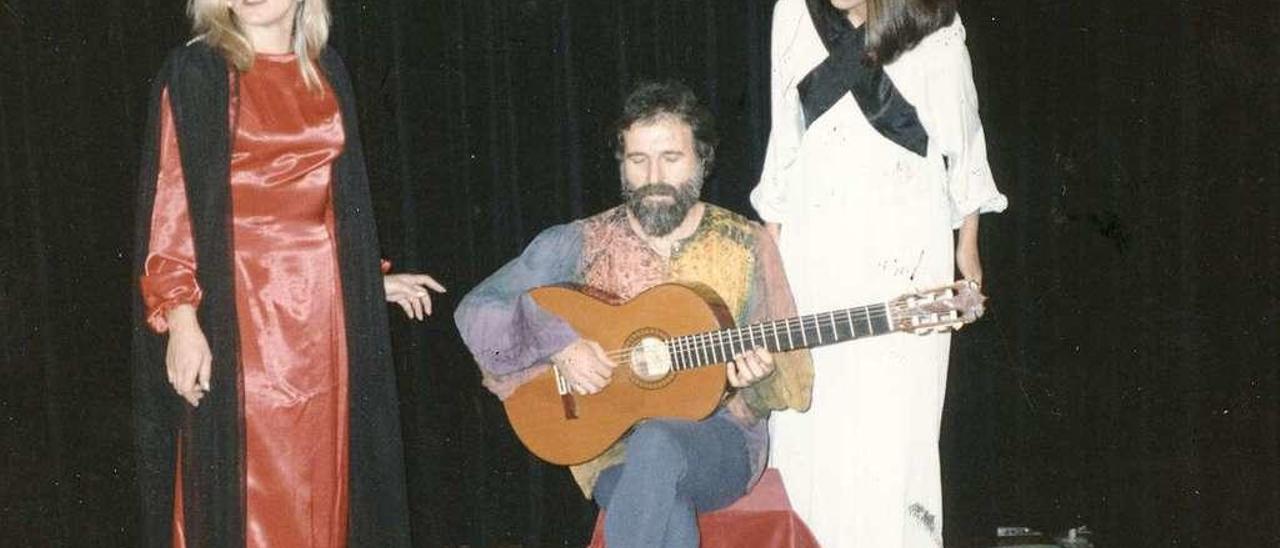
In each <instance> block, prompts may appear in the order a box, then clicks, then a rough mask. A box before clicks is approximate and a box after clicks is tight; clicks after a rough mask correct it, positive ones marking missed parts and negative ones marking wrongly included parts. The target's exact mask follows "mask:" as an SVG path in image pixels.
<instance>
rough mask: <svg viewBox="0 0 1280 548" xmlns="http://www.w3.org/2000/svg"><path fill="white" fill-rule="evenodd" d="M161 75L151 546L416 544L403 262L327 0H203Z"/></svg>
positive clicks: (148, 390) (146, 255)
mask: <svg viewBox="0 0 1280 548" xmlns="http://www.w3.org/2000/svg"><path fill="white" fill-rule="evenodd" d="M187 9H188V13H189V14H190V16H191V18H192V21H193V27H194V30H195V34H196V38H195V39H194V40H192V41H191V42H190V43H188V44H187V45H186V46H183V47H179V48H177V49H175V50H174V51H173V52H172V53H171V54H170V55H169V57H168V59H167V60H166V62H165V65H164V67H163V68H162V69H161V71H160V74H159V76H158V77H157V79H156V82H155V89H154V92H153V93H154V95H153V97H152V101H153V104H152V123H151V127H150V128H149V129H148V143H147V146H146V147H145V148H144V151H143V162H142V175H141V181H140V185H139V188H140V198H139V208H138V214H139V219H138V239H137V243H136V246H137V247H136V254H135V263H134V267H135V275H136V276H137V277H138V280H139V282H140V283H139V294H138V297H137V298H136V299H135V321H136V327H135V329H134V375H135V382H134V400H133V401H134V410H135V417H136V430H137V440H138V445H137V460H138V463H139V466H138V481H139V485H140V494H141V496H142V509H143V522H142V524H141V525H142V527H141V529H140V544H141V545H145V546H168V545H175V546H185V545H194V546H227V547H238V546H263V547H265V546H309V547H341V546H347V545H352V546H408V544H409V530H408V510H407V504H406V497H405V484H404V471H403V463H402V459H403V454H402V448H401V442H400V426H399V418H398V410H397V407H398V403H397V397H396V386H395V375H394V371H393V369H392V365H391V363H390V357H389V352H388V348H387V345H388V337H387V317H386V305H385V303H384V300H385V301H390V302H395V303H397V304H399V305H401V306H402V307H404V308H405V310H406V312H408V313H409V314H410V316H412V317H415V318H418V319H421V317H422V315H423V314H424V313H429V311H430V297H429V296H428V292H427V288H432V289H435V290H437V291H439V290H443V288H442V287H440V286H439V284H437V283H436V282H435V281H434V280H432V279H431V278H430V277H429V276H425V275H411V274H398V275H384V274H383V273H382V272H381V271H380V268H379V262H380V261H379V255H378V249H377V238H376V234H375V230H374V224H373V219H372V217H371V208H370V197H369V189H368V181H367V180H366V176H365V171H364V165H363V159H362V156H361V149H360V145H359V139H358V135H357V133H356V128H357V125H356V120H355V110H354V100H353V97H352V93H351V83H350V81H349V80H348V78H347V75H346V72H345V70H344V69H343V67H342V63H341V61H340V60H339V59H338V57H337V55H336V54H335V53H334V52H333V51H331V50H329V49H327V48H326V47H325V44H326V39H327V36H328V29H329V12H328V8H327V6H326V2H325V0H305V1H298V0H256V1H249V0H190V1H189V3H188V8H187Z"/></svg>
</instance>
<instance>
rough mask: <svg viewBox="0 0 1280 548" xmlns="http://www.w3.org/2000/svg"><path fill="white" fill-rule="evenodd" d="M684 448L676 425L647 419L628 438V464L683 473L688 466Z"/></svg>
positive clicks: (678, 473)
mask: <svg viewBox="0 0 1280 548" xmlns="http://www.w3.org/2000/svg"><path fill="white" fill-rule="evenodd" d="M684 449H685V448H684V447H683V444H682V442H681V436H680V434H679V432H678V430H677V428H676V426H675V425H672V424H671V423H668V422H665V421H646V422H643V423H641V424H640V425H639V426H637V427H636V429H635V430H634V431H633V432H632V433H631V436H630V437H628V438H627V466H635V467H660V468H661V469H664V470H668V471H671V472H675V473H676V474H677V476H678V475H682V474H684V472H685V470H686V469H687V468H688V462H687V461H686V456H685V450H684Z"/></svg>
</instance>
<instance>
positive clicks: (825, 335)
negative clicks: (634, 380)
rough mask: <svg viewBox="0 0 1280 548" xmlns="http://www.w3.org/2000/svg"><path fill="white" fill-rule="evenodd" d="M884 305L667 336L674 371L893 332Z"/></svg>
mask: <svg viewBox="0 0 1280 548" xmlns="http://www.w3.org/2000/svg"><path fill="white" fill-rule="evenodd" d="M887 310H888V309H887V308H886V306H885V305H884V304H875V305H870V306H859V307H854V308H846V309H843V310H833V311H831V312H820V313H818V314H810V315H807V316H800V317H796V318H788V319H785V320H778V321H773V322H763V323H757V324H751V325H747V326H743V327H737V328H733V329H723V330H720V331H707V332H704V333H695V334H693V335H685V336H682V337H675V338H672V339H668V340H667V341H666V343H667V349H668V352H670V355H671V364H672V368H674V369H675V370H677V371H679V370H685V369H693V368H695V367H702V366H705V365H711V364H715V363H724V362H727V361H729V360H732V359H733V357H734V356H736V355H738V354H741V353H742V352H746V351H747V350H751V349H754V348H757V347H764V348H766V349H768V350H769V351H770V352H786V351H788V350H795V349H797V348H813V347H816V346H825V345H828V344H835V343H839V342H844V341H848V340H853V339H857V338H861V337H872V336H875V335H883V334H885V333H889V332H890V331H893V327H892V325H891V324H890V322H889V317H888V313H887Z"/></svg>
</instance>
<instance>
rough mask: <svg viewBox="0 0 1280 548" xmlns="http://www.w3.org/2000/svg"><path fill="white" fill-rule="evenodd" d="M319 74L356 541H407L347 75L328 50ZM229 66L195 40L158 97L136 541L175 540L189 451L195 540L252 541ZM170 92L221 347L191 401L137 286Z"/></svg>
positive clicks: (147, 153)
mask: <svg viewBox="0 0 1280 548" xmlns="http://www.w3.org/2000/svg"><path fill="white" fill-rule="evenodd" d="M320 66H321V67H322V71H323V73H324V75H325V76H326V77H327V78H328V81H329V83H330V84H331V86H332V88H333V90H334V92H335V94H336V95H337V98H338V104H339V108H340V109H341V113H342V121H343V129H344V131H345V132H346V144H345V147H344V150H343V151H342V154H341V155H340V156H339V157H338V159H337V160H336V163H335V165H334V168H333V169H334V171H333V173H334V177H333V190H332V192H333V201H334V211H335V217H336V220H335V225H336V226H335V230H336V236H337V239H336V242H337V243H336V245H337V252H338V269H339V276H340V278H341V281H342V299H343V310H344V311H345V313H346V317H345V321H346V337H347V352H348V355H347V359H348V361H347V363H348V365H349V367H348V370H349V381H350V389H349V394H350V411H349V417H350V418H349V421H350V429H349V430H350V435H349V436H350V437H349V444H350V445H349V448H348V453H349V457H350V463H349V470H350V480H349V483H348V497H349V501H348V507H349V514H348V518H349V519H348V531H349V533H348V544H349V545H350V546H352V547H361V546H408V545H409V517H408V515H409V514H408V504H407V495H406V488H405V481H404V451H403V443H402V441H401V437H400V418H399V411H398V407H399V400H398V397H397V392H396V380H395V371H394V367H393V364H392V362H391V354H390V348H389V344H390V343H389V335H388V328H387V310H386V304H385V299H384V293H383V286H382V275H381V272H380V271H379V259H380V254H379V249H378V243H377V231H376V227H375V226H374V221H373V207H372V201H371V198H370V195H369V183H368V177H367V175H366V173H365V167H364V156H363V151H362V150H361V146H360V139H359V131H358V128H359V125H358V123H357V121H356V108H355V100H354V94H353V92H352V88H351V81H350V78H349V77H348V75H347V72H346V69H345V67H344V66H343V64H342V61H341V59H339V57H338V55H337V54H336V53H335V52H334V51H332V50H325V51H324V53H323V54H322V55H321V57H320ZM228 67H229V65H228V63H227V62H226V60H224V58H223V57H222V56H221V55H220V54H219V53H217V52H216V51H214V50H213V49H211V48H210V47H208V46H207V45H205V44H204V43H202V42H199V41H196V42H194V43H192V44H189V45H187V46H183V47H179V48H176V49H175V50H174V51H172V52H171V53H170V54H169V56H168V58H167V59H166V60H165V63H164V66H163V67H162V68H161V69H160V73H159V75H158V76H157V78H156V79H155V82H154V83H153V87H152V90H151V103H150V104H151V107H150V115H149V117H148V123H147V128H146V136H145V141H144V143H145V144H144V146H143V149H142V162H141V164H140V165H141V174H140V179H139V184H138V204H137V210H136V211H137V225H136V232H135V234H136V236H135V240H134V250H135V252H134V257H133V276H134V277H133V280H132V281H133V283H132V284H131V285H132V286H133V288H134V291H133V293H134V295H133V350H132V367H133V377H134V378H133V406H134V421H135V424H134V427H135V435H136V448H135V449H136V452H137V455H136V457H137V476H138V485H139V491H140V492H139V494H140V496H141V517H140V520H141V521H140V530H139V542H140V544H141V545H143V546H169V545H170V543H171V536H172V524H173V520H172V516H173V492H174V489H173V487H174V485H173V482H174V470H175V468H174V467H175V464H176V459H175V456H176V451H177V450H179V448H180V450H181V452H182V479H183V495H184V511H185V523H186V539H187V544H188V545H189V546H192V547H206V546H208V547H240V546H244V525H245V524H244V489H245V486H244V473H243V467H244V463H243V459H242V455H243V440H244V436H243V417H242V409H243V407H242V406H241V403H240V391H241V389H240V386H239V375H238V373H237V371H238V367H239V366H238V362H239V343H238V333H237V323H236V306H235V276H234V272H233V264H234V263H233V260H232V258H233V256H234V255H233V249H232V238H231V188H230V165H231V163H230V158H231V143H232V136H233V132H232V130H231V128H230V119H229V110H228V106H229V104H230V97H231V93H230V80H231V79H230V77H229V69H228ZM166 87H167V88H168V90H169V97H170V104H171V105H172V110H173V116H174V123H175V125H176V128H177V135H178V141H179V143H180V147H179V148H180V149H181V162H182V169H183V171H184V175H185V178H186V192H187V203H188V208H189V212H190V218H191V232H192V236H193V239H194V244H195V254H196V257H197V262H198V265H199V267H198V272H197V274H196V279H197V281H198V282H199V284H200V287H201V289H202V291H203V293H204V297H203V299H202V301H201V304H200V307H199V312H198V316H199V319H200V325H201V327H202V328H203V330H204V333H205V336H206V337H207V338H208V341H209V346H210V349H211V350H212V352H213V376H212V385H213V389H212V391H211V392H210V393H209V394H208V395H206V396H205V398H204V399H203V400H202V401H201V405H200V407H199V408H192V407H190V406H189V405H186V404H185V403H184V402H183V400H181V399H180V398H179V397H178V396H177V395H176V394H175V393H174V391H173V389H172V388H171V387H170V386H169V383H168V380H167V378H166V375H165V364H164V357H165V346H166V340H167V339H166V337H165V336H164V335H156V334H155V333H153V332H152V331H151V330H150V329H149V328H148V327H147V324H146V321H145V314H146V306H145V305H144V303H143V301H142V297H141V291H140V289H139V284H138V281H139V279H140V278H141V276H142V273H143V266H144V263H145V261H146V256H147V247H148V242H149V240H150V233H149V231H150V222H151V213H152V208H153V206H154V203H155V195H156V175H157V169H158V167H157V166H158V163H159V150H160V143H159V141H158V139H159V134H160V132H159V120H160V117H159V112H160V98H161V91H162V90H163V89H165V88H166Z"/></svg>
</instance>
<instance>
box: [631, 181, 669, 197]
mask: <svg viewBox="0 0 1280 548" xmlns="http://www.w3.org/2000/svg"><path fill="white" fill-rule="evenodd" d="M631 195H632V196H633V197H634V198H635V199H637V200H639V199H644V198H648V197H650V196H667V197H670V198H675V197H676V196H679V195H680V191H679V190H676V187H675V185H670V184H667V183H649V184H647V185H644V186H642V187H640V188H637V189H635V190H634V191H633V192H632V193H631Z"/></svg>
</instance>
